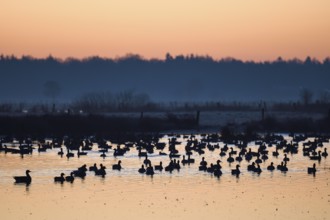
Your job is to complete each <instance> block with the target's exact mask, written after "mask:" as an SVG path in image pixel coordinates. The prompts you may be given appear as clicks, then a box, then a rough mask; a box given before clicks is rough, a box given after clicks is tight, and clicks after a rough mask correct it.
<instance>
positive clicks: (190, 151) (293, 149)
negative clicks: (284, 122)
mask: <svg viewBox="0 0 330 220" xmlns="http://www.w3.org/2000/svg"><path fill="white" fill-rule="evenodd" d="M177 137H182V136H177ZM177 137H176V136H173V137H171V138H169V139H168V144H166V143H162V142H159V137H152V138H149V139H147V140H142V139H140V140H139V141H136V142H126V143H123V144H121V145H119V144H118V145H117V147H116V148H115V149H113V156H114V157H117V156H125V154H126V153H127V152H128V151H130V149H132V148H136V150H137V152H138V156H139V158H141V157H142V158H143V157H144V160H143V163H142V164H141V167H140V168H138V169H137V172H138V173H140V174H142V175H149V176H153V175H154V174H155V171H157V172H162V171H163V170H164V171H165V172H169V173H172V172H173V171H175V170H177V171H179V170H180V169H181V166H185V165H189V164H194V163H195V158H193V156H196V155H198V156H201V155H203V154H205V151H207V150H208V151H215V150H219V151H220V153H219V159H217V161H216V162H215V163H209V162H208V161H206V160H205V157H204V156H202V158H201V160H200V161H199V165H198V170H199V171H200V172H207V173H210V174H212V175H214V176H215V177H218V178H220V176H222V174H223V172H222V166H221V165H220V163H221V162H222V161H221V160H226V161H227V162H228V163H229V164H232V163H236V165H235V169H231V170H230V172H231V174H232V175H235V176H236V177H239V175H240V174H241V170H240V168H241V165H240V164H241V161H242V160H245V161H247V162H248V165H247V169H246V170H247V172H252V173H257V174H258V175H260V174H261V173H262V172H263V170H262V169H261V167H260V164H261V163H264V162H265V161H267V160H268V159H269V156H270V155H269V154H270V152H269V150H268V148H271V147H275V151H273V152H272V154H271V155H272V156H273V157H276V158H277V157H279V155H280V154H281V153H283V156H284V157H283V159H282V161H281V162H280V164H278V165H276V166H275V165H274V162H270V163H269V165H268V166H267V170H268V171H270V172H273V171H275V170H279V171H281V172H288V170H289V168H288V165H289V163H290V158H288V156H287V155H288V154H297V153H298V152H299V150H301V147H299V143H300V142H302V153H303V156H305V157H307V158H308V159H309V160H311V161H319V162H320V161H321V160H322V158H326V157H327V156H328V153H327V148H323V144H324V143H327V142H329V138H328V137H318V138H315V140H314V141H306V140H307V136H302V135H300V136H294V137H293V138H292V141H291V142H290V143H288V142H287V141H286V140H285V139H284V138H283V136H281V135H267V136H266V137H263V138H262V139H260V140H256V141H255V145H256V146H257V150H254V151H253V150H252V149H251V148H249V147H248V144H247V143H248V142H247V141H242V140H239V139H232V140H226V141H223V140H222V139H221V136H220V135H218V134H210V135H207V134H205V135H201V138H200V139H198V138H196V137H195V135H190V136H188V135H187V136H183V138H184V139H185V140H186V145H185V147H184V149H185V152H184V154H183V155H181V154H180V153H179V151H178V150H177V149H176V148H177V146H178V145H180V144H181V142H179V141H178V139H177ZM95 142H96V143H97V144H98V147H99V152H100V153H101V155H100V157H103V158H105V157H107V156H109V155H108V154H107V153H109V151H108V150H109V149H112V146H110V145H109V144H107V142H106V141H105V140H98V141H96V140H90V139H85V140H83V141H81V140H80V141H74V140H70V141H68V140H53V141H52V143H51V144H49V143H41V144H39V145H38V152H43V151H47V149H49V148H54V147H55V148H56V147H57V148H59V149H60V151H59V152H58V155H60V156H61V157H63V156H66V157H67V158H70V157H74V156H75V154H74V153H73V152H72V151H73V150H76V151H77V152H76V155H77V156H78V157H80V156H85V155H87V153H88V151H91V150H92V145H93V143H95ZM220 143H223V146H220ZM63 145H64V146H65V147H66V150H67V153H66V154H65V153H64V152H63V148H62V146H63ZM229 146H235V148H236V149H234V148H233V147H229ZM165 147H168V151H166V152H164V150H165ZM322 148H323V149H322ZM1 151H4V152H5V153H8V152H11V153H20V154H21V155H24V154H27V153H32V151H33V147H32V144H31V143H29V142H25V143H20V146H19V149H12V148H8V147H7V146H6V145H4V144H3V142H0V152H1ZM156 151H158V154H159V155H160V156H164V157H168V158H169V159H170V160H169V163H168V164H165V165H163V162H162V161H160V163H159V164H156V165H152V161H151V160H150V159H149V157H148V155H151V154H155V153H157V152H156ZM280 152H281V153H280ZM220 159H221V160H220ZM121 169H122V161H121V160H119V161H118V163H116V164H113V165H112V170H118V171H120V170H121ZM87 171H89V172H94V173H95V175H96V176H101V177H105V176H106V175H107V171H106V167H105V166H104V165H103V164H102V163H101V164H100V165H99V166H97V164H96V163H95V164H94V165H93V166H90V167H87V165H86V164H84V165H82V166H81V167H79V168H77V169H76V170H72V171H71V172H70V174H69V175H67V176H66V175H65V174H64V173H61V174H60V175H59V176H56V177H54V182H59V183H62V184H63V183H64V182H70V183H73V182H74V180H75V178H85V177H86V175H87ZM30 172H31V171H30V170H26V175H25V176H15V177H14V179H15V183H25V184H27V185H28V184H30V183H31V182H32V178H31V175H30ZM316 172H317V169H316V163H313V165H312V166H311V167H307V173H308V174H314V175H315V173H316Z"/></svg>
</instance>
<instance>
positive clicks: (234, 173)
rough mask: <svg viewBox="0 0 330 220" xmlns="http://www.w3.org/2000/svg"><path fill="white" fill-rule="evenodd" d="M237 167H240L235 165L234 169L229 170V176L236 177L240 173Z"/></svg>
mask: <svg viewBox="0 0 330 220" xmlns="http://www.w3.org/2000/svg"><path fill="white" fill-rule="evenodd" d="M239 167H240V165H239V164H237V165H236V169H234V170H231V174H232V175H236V176H238V175H239V174H240V173H241V171H240V170H239Z"/></svg>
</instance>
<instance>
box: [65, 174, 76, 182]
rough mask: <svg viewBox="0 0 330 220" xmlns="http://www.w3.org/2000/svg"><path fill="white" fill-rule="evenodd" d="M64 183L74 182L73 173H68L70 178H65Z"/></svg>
mask: <svg viewBox="0 0 330 220" xmlns="http://www.w3.org/2000/svg"><path fill="white" fill-rule="evenodd" d="M65 181H67V182H70V183H73V181H74V176H73V172H71V173H70V176H66V177H65Z"/></svg>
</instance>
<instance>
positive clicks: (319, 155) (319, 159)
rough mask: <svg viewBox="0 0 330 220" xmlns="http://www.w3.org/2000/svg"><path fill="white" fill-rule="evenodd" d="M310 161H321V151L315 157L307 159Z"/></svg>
mask: <svg viewBox="0 0 330 220" xmlns="http://www.w3.org/2000/svg"><path fill="white" fill-rule="evenodd" d="M309 158H310V159H311V160H318V161H321V151H319V152H318V155H317V156H310V157H309Z"/></svg>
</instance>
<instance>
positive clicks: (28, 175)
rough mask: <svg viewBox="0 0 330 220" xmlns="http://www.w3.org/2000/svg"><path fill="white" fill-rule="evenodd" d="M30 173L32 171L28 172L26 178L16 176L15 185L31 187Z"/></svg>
mask: <svg viewBox="0 0 330 220" xmlns="http://www.w3.org/2000/svg"><path fill="white" fill-rule="evenodd" d="M30 172H31V171H30V170H26V171H25V173H26V176H14V179H15V183H26V185H29V184H30V183H31V182H32V178H31V176H30Z"/></svg>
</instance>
